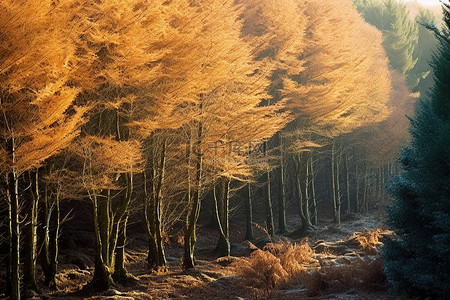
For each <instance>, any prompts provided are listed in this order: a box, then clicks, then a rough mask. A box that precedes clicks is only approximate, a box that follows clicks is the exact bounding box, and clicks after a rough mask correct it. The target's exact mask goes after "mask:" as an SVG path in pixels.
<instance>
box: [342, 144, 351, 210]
mask: <svg viewBox="0 0 450 300" xmlns="http://www.w3.org/2000/svg"><path fill="white" fill-rule="evenodd" d="M344 159H345V162H344V164H345V191H346V198H347V199H346V200H347V213H348V214H349V213H350V212H351V206H352V203H351V198H350V169H349V162H348V160H349V158H348V151H345V158H344Z"/></svg>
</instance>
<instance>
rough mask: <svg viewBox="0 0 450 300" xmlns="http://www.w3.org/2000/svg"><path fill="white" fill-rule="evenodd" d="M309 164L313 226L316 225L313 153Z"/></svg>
mask: <svg viewBox="0 0 450 300" xmlns="http://www.w3.org/2000/svg"><path fill="white" fill-rule="evenodd" d="M309 164H310V170H311V181H310V184H311V196H312V212H313V217H312V220H313V224H314V225H315V226H317V200H316V174H315V170H314V159H313V155H312V153H311V155H310V160H309Z"/></svg>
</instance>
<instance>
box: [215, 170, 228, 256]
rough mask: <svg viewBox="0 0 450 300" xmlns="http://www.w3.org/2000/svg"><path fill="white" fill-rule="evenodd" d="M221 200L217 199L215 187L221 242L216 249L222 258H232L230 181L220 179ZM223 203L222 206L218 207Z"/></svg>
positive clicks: (219, 241)
mask: <svg viewBox="0 0 450 300" xmlns="http://www.w3.org/2000/svg"><path fill="white" fill-rule="evenodd" d="M219 186H220V189H219V195H220V197H219V199H218V198H217V193H216V187H214V204H215V207H216V210H215V211H216V218H217V223H218V225H219V240H218V242H217V247H216V249H217V250H218V251H219V255H220V256H230V230H229V221H228V214H229V198H230V180H229V179H227V178H222V179H220V183H219ZM219 202H222V205H220V206H219V205H218V203H219Z"/></svg>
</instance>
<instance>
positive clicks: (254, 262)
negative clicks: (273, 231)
mask: <svg viewBox="0 0 450 300" xmlns="http://www.w3.org/2000/svg"><path fill="white" fill-rule="evenodd" d="M254 247H256V246H254ZM313 254H314V251H313V250H312V249H311V247H310V246H309V245H308V242H307V241H303V242H302V243H300V244H293V243H290V242H278V243H268V244H267V245H266V246H265V247H264V248H263V249H262V250H261V249H257V250H255V251H253V252H252V254H251V255H250V257H249V258H247V259H245V260H243V263H241V264H240V265H239V266H238V271H239V272H240V274H241V275H242V276H243V277H244V280H245V282H246V284H247V285H249V286H252V287H256V288H259V289H263V290H264V291H265V293H267V294H268V293H269V292H270V291H272V290H274V289H276V288H280V287H284V286H289V285H291V284H294V282H298V280H299V279H300V277H301V276H302V274H305V273H306V268H305V265H307V264H309V263H312V262H316V260H315V259H313V258H312V255H313Z"/></svg>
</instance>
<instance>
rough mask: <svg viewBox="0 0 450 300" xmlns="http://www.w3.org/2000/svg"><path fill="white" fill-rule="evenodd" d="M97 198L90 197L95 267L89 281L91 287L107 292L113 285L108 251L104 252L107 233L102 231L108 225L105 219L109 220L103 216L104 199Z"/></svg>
mask: <svg viewBox="0 0 450 300" xmlns="http://www.w3.org/2000/svg"><path fill="white" fill-rule="evenodd" d="M102 197H103V196H102ZM98 198H99V197H98V196H97V195H92V196H91V200H92V214H93V216H94V234H95V266H94V277H93V279H92V281H91V285H92V286H94V287H96V288H98V289H100V290H107V289H109V288H110V287H111V286H112V284H113V280H112V276H111V270H110V268H109V266H108V257H107V255H108V253H107V251H108V250H106V249H109V247H108V240H109V239H107V238H106V237H107V235H106V234H107V233H106V234H105V229H104V227H105V223H106V224H109V222H107V221H108V220H105V218H109V215H105V212H104V210H105V209H107V207H109V206H108V205H105V202H106V200H105V199H102V200H101V201H99V199H98ZM102 216H103V218H102ZM105 221H106V222H105ZM105 235H106V237H105ZM105 248H106V249H105ZM105 255H106V256H105Z"/></svg>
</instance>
